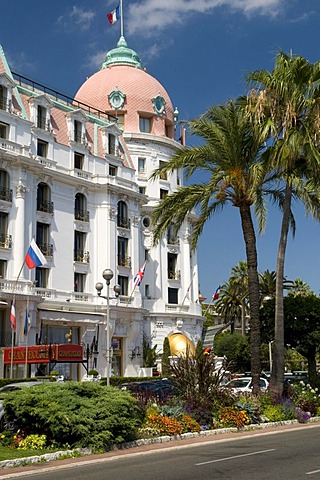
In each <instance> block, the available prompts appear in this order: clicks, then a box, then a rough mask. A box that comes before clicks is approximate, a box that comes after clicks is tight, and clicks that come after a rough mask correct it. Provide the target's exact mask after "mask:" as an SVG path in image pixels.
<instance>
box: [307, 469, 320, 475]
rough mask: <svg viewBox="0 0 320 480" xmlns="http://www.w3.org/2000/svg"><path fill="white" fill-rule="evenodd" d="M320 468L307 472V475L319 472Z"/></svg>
mask: <svg viewBox="0 0 320 480" xmlns="http://www.w3.org/2000/svg"><path fill="white" fill-rule="evenodd" d="M319 472H320V470H313V472H306V475H313V474H314V473H319Z"/></svg>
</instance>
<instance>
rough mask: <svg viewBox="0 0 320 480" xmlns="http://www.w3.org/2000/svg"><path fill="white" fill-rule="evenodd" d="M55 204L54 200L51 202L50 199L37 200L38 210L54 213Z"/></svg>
mask: <svg viewBox="0 0 320 480" xmlns="http://www.w3.org/2000/svg"><path fill="white" fill-rule="evenodd" d="M53 206H54V205H53V202H50V201H49V200H37V211H38V212H46V213H53Z"/></svg>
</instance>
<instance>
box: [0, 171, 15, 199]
mask: <svg viewBox="0 0 320 480" xmlns="http://www.w3.org/2000/svg"><path fill="white" fill-rule="evenodd" d="M0 199H1V200H5V201H6V202H12V190H10V176H9V174H8V173H7V172H6V171H5V170H0Z"/></svg>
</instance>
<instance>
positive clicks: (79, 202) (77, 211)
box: [74, 193, 89, 222]
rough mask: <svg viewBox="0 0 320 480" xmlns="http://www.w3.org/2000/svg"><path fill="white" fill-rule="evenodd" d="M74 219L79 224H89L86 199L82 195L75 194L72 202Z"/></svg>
mask: <svg viewBox="0 0 320 480" xmlns="http://www.w3.org/2000/svg"><path fill="white" fill-rule="evenodd" d="M74 218H75V219H76V220H80V221H81V222H89V212H88V211H87V199H86V197H85V196H84V195H83V194H82V193H77V194H76V196H75V202H74Z"/></svg>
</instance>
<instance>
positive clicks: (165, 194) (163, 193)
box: [160, 188, 169, 200]
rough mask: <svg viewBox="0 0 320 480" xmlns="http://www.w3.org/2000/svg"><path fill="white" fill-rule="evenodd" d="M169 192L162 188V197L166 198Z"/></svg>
mask: <svg viewBox="0 0 320 480" xmlns="http://www.w3.org/2000/svg"><path fill="white" fill-rule="evenodd" d="M168 193H169V192H168V190H165V189H164V188H160V199H161V200H163V199H164V198H166V196H167V195H168Z"/></svg>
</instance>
